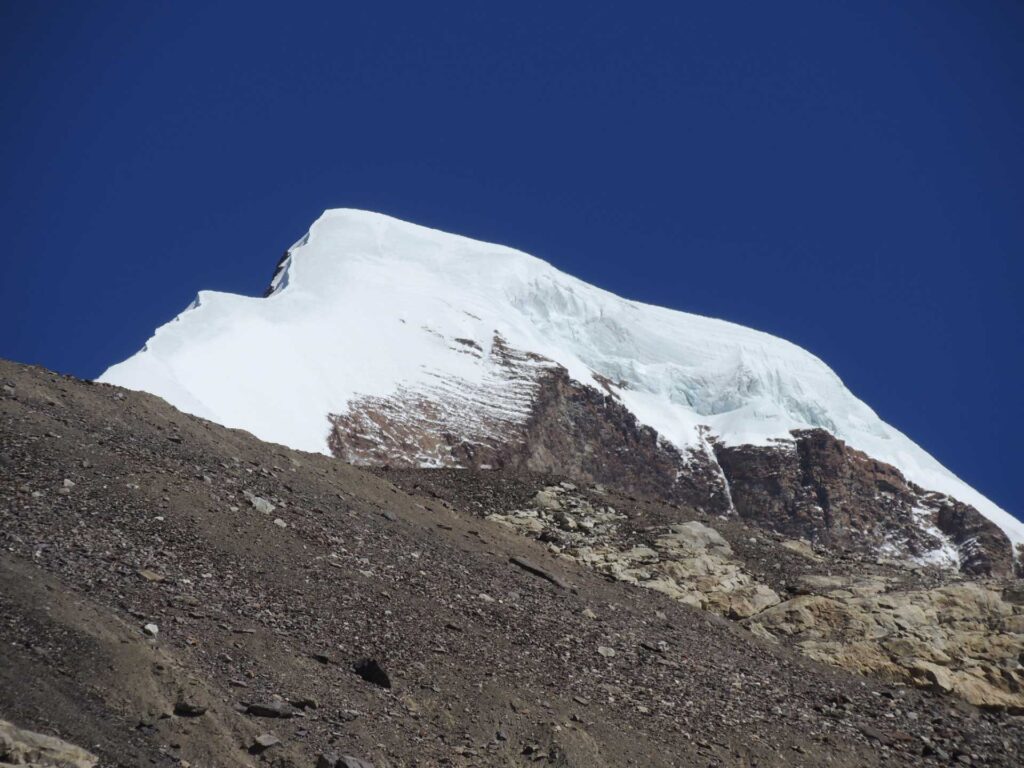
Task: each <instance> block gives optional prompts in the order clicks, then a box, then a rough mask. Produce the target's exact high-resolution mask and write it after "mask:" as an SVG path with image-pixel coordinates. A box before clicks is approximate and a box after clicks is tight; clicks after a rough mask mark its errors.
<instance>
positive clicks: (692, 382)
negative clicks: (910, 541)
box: [100, 209, 1024, 543]
mask: <svg viewBox="0 0 1024 768" xmlns="http://www.w3.org/2000/svg"><path fill="white" fill-rule="evenodd" d="M496 336H497V337H499V338H500V339H502V340H503V343H504V344H507V345H508V347H510V348H513V349H516V350H522V351H525V352H528V353H530V354H532V355H534V356H537V358H538V359H545V360H547V361H552V363H553V364H558V365H561V366H563V367H564V368H565V369H566V370H567V371H568V373H569V375H570V376H571V377H572V378H573V379H575V380H576V381H578V382H581V383H584V384H591V385H594V386H597V387H602V386H606V385H608V383H609V382H611V383H612V384H613V385H614V391H615V395H616V397H617V398H618V399H619V400H620V401H621V403H622V404H623V405H624V406H625V407H626V408H628V409H629V411H631V412H632V413H633V414H634V415H635V416H636V417H637V419H638V420H639V421H640V422H641V423H643V424H646V425H649V426H651V427H653V428H654V429H655V430H657V432H658V433H660V435H662V437H664V438H665V439H667V440H668V441H670V442H671V443H673V444H674V445H675V446H677V447H679V448H681V449H686V448H689V447H695V446H699V445H701V441H702V440H703V438H702V431H703V430H702V429H701V427H702V426H705V427H708V428H710V432H711V433H712V434H713V435H715V436H716V437H717V439H718V440H720V441H721V442H723V443H725V444H727V445H738V444H748V443H749V444H754V445H763V444H767V443H768V442H769V441H772V440H775V439H779V438H787V437H788V436H789V432H790V430H793V429H801V428H809V427H820V428H823V429H825V430H827V431H829V432H831V433H832V434H834V435H835V436H837V437H839V438H841V439H842V440H844V441H846V442H847V443H848V444H849V445H851V446H853V447H854V448H857V449H859V450H861V451H863V452H865V453H867V454H868V455H870V456H872V457H874V458H876V459H879V460H880V461H883V462H886V463H889V464H892V465H894V466H895V467H897V468H898V469H899V470H901V471H902V472H903V474H904V475H905V476H906V477H907V478H908V479H910V480H911V481H913V482H915V483H917V484H918V485H920V486H922V487H924V488H926V489H929V490H935V491H940V492H942V493H946V494H949V495H950V496H953V497H955V498H957V499H959V500H960V501H963V502H965V503H967V504H970V505H972V506H974V507H976V508H977V509H978V510H979V511H980V512H981V513H982V514H984V515H985V516H986V517H988V518H989V519H990V520H992V521H993V522H995V523H996V524H997V525H998V526H999V527H1001V528H1002V529H1003V530H1004V531H1005V532H1006V534H1007V535H1008V536H1009V538H1010V539H1011V541H1013V542H1015V543H1016V542H1024V523H1021V522H1020V521H1018V520H1016V519H1015V518H1014V517H1012V516H1011V515H1009V514H1008V513H1006V512H1005V511H1003V510H1001V509H1000V508H999V507H997V506H996V505H995V504H993V503H992V502H990V501H989V500H988V499H986V498H985V497H984V496H982V495H981V494H980V493H978V492H977V491H975V490H974V489H973V488H971V487H970V486H968V485H967V484H966V483H964V482H962V481H961V480H959V479H958V478H957V477H956V476H955V475H953V474H952V473H951V472H950V471H948V470H947V469H945V468H944V467H943V466H941V465H940V464H939V463H938V462H937V461H936V460H935V459H933V458H932V457H931V456H930V455H928V454H927V453H926V452H925V451H924V450H922V449H921V448H920V447H918V446H917V445H915V444H914V443H913V442H912V441H911V440H910V439H908V438H907V437H906V436H904V435H903V434H901V433H900V432H899V431H897V430H895V429H893V428H892V427H890V426H888V425H887V424H885V423H884V422H882V421H881V420H880V419H879V418H878V416H877V415H876V414H875V413H874V412H873V411H872V410H871V409H870V408H869V407H868V406H867V405H865V404H864V403H863V402H861V401H860V400H858V399H857V398H856V397H854V396H853V394H851V393H850V391H849V390H847V388H846V387H845V386H844V385H843V383H842V381H840V379H839V378H838V376H836V374H835V373H833V372H832V371H831V370H830V369H829V368H828V366H826V365H825V364H824V363H823V362H822V361H821V360H819V359H818V358H817V357H815V356H814V355H812V354H810V353H809V352H806V351H805V350H803V349H801V348H799V347H797V346H796V345H794V344H791V343H789V342H787V341H784V340H782V339H779V338H776V337H773V336H770V335H768V334H766V333H762V332H759V331H755V330H751V329H748V328H744V327H742V326H738V325H735V324H733V323H729V322H726V321H723V320H715V319H711V318H707V317H701V316H698V315H692V314H688V313H684V312H678V311H675V310H670V309H665V308H661V307H655V306H650V305H646V304H641V303H639V302H635V301H629V300H627V299H623V298H620V297H618V296H615V295H614V294H611V293H609V292H607V291H604V290H601V289H599V288H596V287H594V286H592V285H589V284H587V283H584V282H583V281H581V280H578V279H576V278H574V277H571V276H570V275H567V274H564V273H562V272H560V271H558V270H557V269H555V268H554V267H552V266H551V265H550V264H548V263H546V262H544V261H541V260H540V259H537V258H535V257H533V256H530V255H528V254H526V253H523V252H521V251H517V250H515V249H512V248H508V247H504V246H500V245H493V244H489V243H483V242H479V241H476V240H472V239H469V238H466V237H461V236H458V235H452V234H447V233H444V232H439V231H437V230H432V229H429V228H426V227H422V226H418V225H415V224H410V223H407V222H403V221H399V220H397V219H394V218H391V217H388V216H384V215H381V214H377V213H369V212H365V211H358V210H349V209H341V210H329V211H326V212H325V213H324V214H323V215H322V216H321V217H320V218H319V219H318V220H317V221H316V222H315V223H314V224H313V226H312V227H311V228H310V231H309V233H308V234H307V235H306V236H305V237H303V238H302V239H301V240H300V241H299V242H298V243H296V244H295V245H294V246H293V247H292V248H291V249H290V250H289V252H288V254H287V255H286V257H285V258H284V259H283V260H282V261H281V263H280V264H279V266H278V269H277V271H276V273H275V275H274V277H273V281H272V284H271V286H270V289H269V290H268V295H267V296H266V297H265V298H251V297H245V296H238V295H234V294H227V293H217V292H210V291H203V292H201V293H200V294H199V296H198V297H197V299H196V301H195V302H194V303H193V304H192V305H191V306H190V307H189V308H188V309H186V310H185V311H184V312H183V313H182V314H180V315H179V316H178V317H176V318H175V319H174V320H173V321H172V322H170V323H168V324H166V325H164V326H162V327H161V328H159V329H158V330H157V331H156V333H155V334H154V336H153V337H152V338H151V339H150V340H149V342H148V343H147V344H146V346H145V348H144V349H143V350H142V351H140V352H139V353H138V354H136V355H134V356H133V357H131V358H129V359H128V360H126V361H125V362H123V363H120V364H118V365H115V366H113V367H111V368H110V369H109V370H107V371H106V372H105V373H104V374H103V375H102V376H101V377H100V380H101V381H105V382H110V383H114V384H119V385H122V386H126V387H130V388H134V389H140V390H146V391H149V392H152V393H154V394H157V395H159V396H161V397H163V398H165V399H166V400H168V401H169V402H171V403H172V404H174V405H175V406H177V407H178V408H180V409H182V410H184V411H187V412H190V413H194V414H196V415H199V416H203V417H206V418H209V419H211V420H213V421H217V422H219V423H222V424H225V425H227V426H230V427H240V428H244V429H247V430H249V431H250V432H252V433H254V434H255V435H257V436H258V437H260V438H263V439H266V440H271V441H275V442H279V443H283V444H285V445H289V446H292V447H295V448H299V449H303V450H309V451H321V452H324V451H327V449H328V444H327V438H328V433H329V432H330V429H331V426H330V423H329V421H328V416H329V415H331V414H344V413H346V411H347V409H349V408H350V406H351V404H352V403H354V402H356V401H358V400H359V399H361V398H386V397H392V396H395V395H396V394H398V393H399V392H412V393H415V392H420V391H426V390H428V389H431V391H434V390H436V388H437V387H438V386H448V385H449V384H448V383H450V382H465V383H466V384H467V386H470V387H475V386H480V387H485V389H484V390H481V391H488V392H491V390H487V389H486V387H487V386H489V385H488V384H487V382H488V376H491V375H492V373H493V371H492V369H491V368H489V367H488V365H489V362H488V356H489V354H490V353H488V350H490V349H491V348H492V342H493V340H494V339H495V338H496ZM476 350H479V351H480V353H479V354H478V353H477V352H476ZM439 382H440V384H439ZM488 396H490V395H488ZM454 397H458V395H454ZM491 405H495V404H494V403H491ZM498 405H499V406H500V408H501V409H502V410H503V412H506V416H507V418H508V419H510V420H514V419H516V418H521V417H522V412H523V411H522V408H521V407H520V406H523V407H525V406H524V404H523V403H521V402H511V401H510V402H509V403H508V404H498Z"/></svg>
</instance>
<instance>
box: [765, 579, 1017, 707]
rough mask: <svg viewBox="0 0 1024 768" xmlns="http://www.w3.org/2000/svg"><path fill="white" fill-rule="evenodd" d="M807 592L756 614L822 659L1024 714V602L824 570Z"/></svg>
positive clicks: (972, 588) (982, 591)
mask: <svg viewBox="0 0 1024 768" xmlns="http://www.w3.org/2000/svg"><path fill="white" fill-rule="evenodd" d="M801 586H802V589H803V590H804V591H805V592H806V594H803V595H800V596H798V597H796V598H794V599H792V600H787V601H786V602H784V603H782V604H780V605H776V606H774V607H771V608H768V609H767V610H765V611H763V612H761V613H759V614H758V615H757V616H756V617H755V618H753V619H750V627H751V628H752V629H754V630H755V632H756V633H757V634H763V632H764V630H767V631H768V632H769V633H771V634H773V635H775V636H778V637H785V638H788V639H790V640H792V641H793V642H795V643H796V645H797V647H798V648H800V650H801V651H802V652H803V653H805V654H807V655H808V656H810V657H811V658H814V659H817V660H819V661H825V662H828V663H831V664H837V665H839V666H842V667H846V668H847V669H852V670H853V671H855V672H861V673H870V674H876V675H880V676H882V677H884V678H886V679H889V680H898V681H904V682H908V683H911V684H914V685H920V686H925V687H934V688H937V689H939V690H943V691H946V692H951V693H955V694H957V695H959V696H962V697H963V698H965V699H966V700H967V701H969V702H971V703H972V704H975V705H977V706H981V707H987V708H996V709H1000V708H1002V709H1007V710H1009V711H1011V712H1017V713H1024V668H1022V667H1021V663H1020V660H1021V658H1022V656H1024V606H1021V605H1015V604H1013V603H1011V602H1008V601H1007V600H1005V599H1004V595H1003V594H1001V592H1000V590H998V589H997V588H994V587H992V586H989V585H985V584H975V583H967V584H951V585H947V586H943V587H939V588H935V589H926V590H900V589H893V588H892V587H893V585H892V583H891V580H886V579H880V578H860V579H848V578H841V577H830V576H818V577H811V578H806V579H804V580H803V582H802V585H801Z"/></svg>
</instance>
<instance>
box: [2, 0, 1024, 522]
mask: <svg viewBox="0 0 1024 768" xmlns="http://www.w3.org/2000/svg"><path fill="white" fill-rule="evenodd" d="M1022 35H1024V6H1022V5H1021V4H1020V3H1016V2H997V1H992V2H984V3H968V2H938V1H933V2H906V3H891V2H871V1H870V0H860V1H859V2H850V3H842V2H826V3H822V2H785V3H755V2H750V3H728V2H723V3H711V4H709V3H692V4H689V3H666V4H648V3H630V4H621V3H603V2H587V3H579V4H576V3H536V4H535V3H530V2H515V3H466V4H459V3H444V4H435V3H432V4H428V3H407V4H403V3H388V2H379V3H359V4H355V3H341V2H336V3H323V4H313V3H303V2H291V3H287V4H283V3H282V4H275V5H273V6H271V5H264V4H261V3H226V2H202V3H200V2H180V3H135V2H130V3H127V2H126V3H113V2H95V3H66V2H11V1H10V0H4V1H3V2H0V68H2V69H0V71H2V73H3V76H2V78H0V114H3V116H4V117H3V120H0V246H2V249H3V254H4V255H3V260H4V263H3V275H4V277H3V279H2V280H0V300H2V301H3V307H4V309H5V320H4V322H3V323H2V325H0V355H2V356H4V357H8V358H13V359H16V360H20V361H24V362H31V363H39V364H42V365H46V366H49V367H51V368H55V369H57V370H59V371H62V372H69V373H74V374H76V375H79V376H84V377H90V376H95V375H97V374H98V373H100V372H101V371H102V370H103V369H104V368H105V367H106V366H107V365H109V364H111V363H113V362H116V361H119V360H121V359H123V358H125V357H126V356H128V355H129V354H131V353H132V352H134V351H135V350H136V349H137V348H138V347H140V346H141V345H142V344H143V343H144V342H145V340H146V338H147V337H148V335H149V334H150V332H151V331H152V330H153V329H154V328H155V327H156V326H157V325H159V324H161V323H163V322H165V321H167V320H168V319H170V318H171V317H173V316H174V315H175V314H177V313H178V312H179V311H180V310H181V309H183V308H184V307H185V305H186V304H188V302H189V301H190V300H191V299H192V297H193V296H194V294H195V293H196V291H197V290H199V289H200V288H209V289H217V290H224V291H233V292H240V293H248V294H258V293H259V292H260V291H261V290H262V289H263V287H264V286H265V284H266V282H267V281H268V279H269V277H270V274H271V272H272V269H273V267H274V264H275V263H276V261H277V259H278V257H279V256H280V254H281V252H282V251H283V250H284V249H285V248H286V247H288V246H289V245H290V244H291V243H292V242H294V241H295V240H296V239H298V237H299V236H300V235H302V234H303V232H304V231H305V229H306V228H307V227H308V225H309V224H310V223H311V222H312V221H313V219H314V218H316V216H317V215H318V214H319V213H320V212H321V211H322V210H323V209H324V208H329V207H339V206H350V207H358V208H368V209H373V210H379V211H383V212H385V213H389V214H393V215H396V216H399V217H402V218H406V219H410V220H413V221H416V222H418V223H422V224H426V225H429V226H433V227H437V228H440V229H445V230H450V231H455V232H459V233H462V234H466V235H470V236H474V237H479V238H481V239H486V240H493V241H497V242H501V243H506V244H509V245H514V246H516V247H519V248H521V249H523V250H526V251H528V252H531V253H533V254H535V255H538V256H540V257H542V258H544V259H547V260H548V261H551V262H553V263H554V264H555V265H556V266H558V267H560V268H561V269H564V270H565V271H568V272H570V273H573V274H575V275H577V276H579V277H582V278H583V279H586V280H588V281H590V282H593V283H596V284H597V285H600V286H602V287H604V288H608V289H610V290H613V291H615V292H617V293H620V294H622V295H625V296H628V297H631V298H636V299H640V300H643V301H647V302H652V303H657V304H663V305H667V306H671V307H676V308H679V309H685V310H688V311H693V312H699V313H703V314H708V315H713V316H717V317H723V318H726V319H729V320H733V321H736V322H740V323H743V324H746V325H750V326H753V327H755V328H759V329H762V330H765V331H768V332H771V333H774V334H777V335H779V336H783V337H785V338H788V339H790V340H792V341H794V342H796V343H798V344H800V345H801V346H804V347H806V348H808V349H810V350H811V351H812V352H814V353H816V354H817V355H819V356H820V357H822V358H823V359H824V360H825V361H826V362H828V363H829V364H830V365H831V366H832V367H833V368H834V369H835V370H836V371H837V372H838V373H839V375H840V376H841V377H842V378H843V379H844V380H845V381H846V383H847V385H848V386H849V387H850V388H851V389H852V390H853V391H854V392H855V393H856V394H857V395H859V396H860V397H862V398H863V399H864V400H866V401H867V402H868V403H869V404H871V405H872V406H873V407H874V408H875V409H876V410H877V411H878V412H879V413H880V415H881V416H882V417H883V418H885V419H886V420H887V421H889V422H890V423H892V424H894V425H895V426H897V427H898V428H900V429H902V430H903V431H905V432H906V433H908V434H909V435H910V436H911V437H912V438H914V439H915V440H917V441H918V442H919V443H920V444H922V445H923V446H924V447H925V448H926V449H928V450H929V451H931V452H932V453H933V454H935V455H936V456H937V457H938V458H939V459H940V460H941V461H943V462H944V463H945V464H947V465H948V466H949V467H951V468H952V469H953V470H954V471H955V472H957V473H958V474H959V475H960V476H961V477H963V478H964V479H965V480H967V481H968V482H970V483H971V484H973V485H975V486H976V487H977V488H979V490H981V491H982V492H984V493H986V494H987V495H989V496H990V497H991V498H993V500H995V501H996V502H998V503H1000V504H1001V505H1002V506H1004V507H1005V508H1007V509H1009V510H1010V511H1012V512H1014V513H1016V514H1018V515H1020V514H1021V512H1022V511H1024V493H1022V490H1024V489H1022V483H1021V480H1020V477H1021V471H1020V468H1019V463H1020V455H1021V448H1020V436H1021V435H1022V434H1024V408H1022V406H1021V397H1020V395H1019V391H1018V390H1019V386H1020V385H1019V382H1020V381H1021V378H1022V376H1021V374H1022V372H1024V370H1022V369H1024V355H1022V349H1024V344H1022V342H1024V331H1022V327H1024V326H1022V322H1021V320H1022V315H1024V301H1022V300H1021V296H1020V293H1021V289H1022V288H1024V265H1022V257H1024V253H1022V251H1024V215H1022V213H1024V141H1022V138H1024V99H1022V94H1024V47H1022V46H1021V45H1020V42H1019V41H1020V39H1021V37H1022Z"/></svg>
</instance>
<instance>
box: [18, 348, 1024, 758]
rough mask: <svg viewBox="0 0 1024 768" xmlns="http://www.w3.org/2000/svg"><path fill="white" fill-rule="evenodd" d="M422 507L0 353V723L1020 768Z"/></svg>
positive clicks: (206, 737) (436, 746)
mask: <svg viewBox="0 0 1024 768" xmlns="http://www.w3.org/2000/svg"><path fill="white" fill-rule="evenodd" d="M419 493H421V490H419V489H415V488H409V489H408V490H401V489H399V488H398V487H397V486H395V485H393V484H392V483H391V482H390V481H389V479H388V478H387V477H386V476H385V475H382V474H378V475H374V474H370V473H367V472H363V471H361V470H358V469H355V468H352V467H349V466H347V465H344V464H342V463H341V462H338V461H336V460H333V459H330V458H328V457H325V456H315V455H309V454H302V453H299V452H295V451H290V450H288V449H285V448H282V447H280V446H276V445H269V444H266V443H262V442H260V441H258V440H256V439H255V438H253V437H251V436H250V435H248V434H246V433H242V432H238V431H231V430H226V429H223V428H221V427H218V426H215V425H213V424H210V423H207V422H204V421H202V420H199V419H195V418H192V417H189V416H185V415H183V414H181V413H179V412H177V411H176V410H174V409H173V408H171V407H170V406H168V405H167V404H166V403H164V402H163V401H161V400H159V399H157V398H155V397H152V396H148V395H143V394H138V393H131V392H126V391H124V390H120V389H117V388H114V387H109V386H104V385H95V384H90V383H87V382H82V381H78V380H75V379H72V378H66V377H61V376H58V375H56V374H54V373H51V372H49V371H45V370H42V369H39V368H30V367H26V366H21V365H17V364H13V363H8V362H0V719H3V720H9V721H11V722H13V723H15V724H16V725H18V726H21V727H24V728H29V729H31V730H33V731H39V732H43V733H49V734H53V735H57V736H60V737H61V738H63V739H66V740H68V741H70V742H72V743H74V744H77V745H79V746H81V747H83V748H85V749H88V750H89V751H90V752H93V753H95V754H97V755H99V756H100V759H101V765H125V766H137V765H158V766H175V765H191V766H235V765H238V766H241V765H279V766H300V767H305V766H310V767H311V766H314V765H316V763H317V756H318V755H319V754H320V753H322V752H330V753H337V754H338V755H352V756H355V757H358V758H362V759H364V760H367V761H370V762H372V763H373V765H375V766H377V767H378V768H380V766H404V765H410V766H411V765H418V766H430V765H457V766H470V765H481V766H484V765H486V766H516V765H560V766H588V767H589V766H623V765H638V766H640V765H651V766H670V765H675V766H691V765H708V766H710V765H721V766H748V765H750V766H752V765H760V766H772V765H778V766H782V765H807V766H812V765H832V766H870V765H920V764H932V763H934V764H948V763H949V762H950V760H959V761H960V762H961V763H965V764H974V765H1008V766H1009V765H1017V764H1019V762H1020V759H1021V743H1022V733H1024V729H1022V725H1021V722H1020V719H1019V718H1014V717H1011V716H1008V715H1001V714H993V713H983V712H980V711H977V710H974V709H973V708H971V707H969V706H966V705H963V704H959V703H957V702H956V701H955V700H953V699H950V698H945V697H937V696H933V695H931V694H929V693H927V692H919V691H913V690H908V689H904V688H887V687H885V686H882V685H880V684H878V683H875V682H872V681H871V680H869V679H867V678H861V677H856V676H853V675H849V674H846V673H843V672H842V671H840V670H837V669H833V668H831V667H826V666H823V665H819V664H816V663H814V662H812V661H809V660H807V659H804V658H802V657H800V656H798V655H796V654H795V653H792V652H790V651H788V650H787V649H785V648H784V647H780V646H777V645H773V644H770V643H763V642H761V641H759V640H757V639H756V638H754V637H753V636H752V635H750V634H748V633H747V632H746V631H744V630H743V629H741V628H739V627H738V626H736V625H734V624H732V623H730V622H728V621H726V620H724V619H720V618H718V617H715V616H713V615H711V614H708V613H705V612H702V611H699V610H694V609H690V608H688V607H686V606H684V605H681V604H679V603H678V602H675V601H672V600H670V599H668V598H667V597H664V596H663V595H660V594H657V593H655V592H652V591H650V590H643V589H639V588H636V587H632V586H630V585H628V584H624V583H616V582H611V581H607V580H605V579H603V578H601V577H600V576H599V575H598V574H596V573H593V572H592V571H589V570H587V569H583V568H577V567H575V566H572V565H571V564H566V563H564V562H561V561H556V560H554V559H553V558H552V557H551V556H550V555H549V554H548V553H547V552H546V551H545V549H544V548H543V547H542V546H541V545H540V544H539V543H538V542H535V541H531V540H528V539H524V538H522V537H520V536H517V535H515V534H514V533H511V532H509V531H507V529H506V528H504V527H503V526H500V525H496V524H492V523H489V522H487V521H485V520H481V519H479V518H478V517H476V516H475V515H474V514H473V513H472V509H471V507H472V503H473V499H472V498H471V496H472V494H471V493H469V492H468V491H467V493H466V494H465V495H464V496H463V497H456V498H455V500H454V501H448V502H444V503H442V502H441V501H440V500H439V499H437V498H436V497H434V496H431V495H430V494H424V495H422V496H420V495H417V494H419ZM463 500H464V502H465V503H462V501H463ZM511 558H519V559H520V560H524V559H525V560H526V561H527V563H528V564H532V565H533V566H534V567H535V571H536V570H538V569H539V570H542V571H545V572H547V573H549V574H550V575H552V576H554V577H555V578H554V580H555V581H559V582H564V584H565V585H567V586H568V587H569V588H561V587H559V586H557V585H556V584H554V583H552V580H548V579H545V578H542V577H540V576H538V575H537V573H536V572H535V571H533V572H531V571H530V570H528V569H526V568H523V567H521V566H519V565H516V564H514V563H512V562H511ZM151 624H152V625H155V626H156V631H155V636H153V634H152V633H153V628H152V627H150V633H149V634H147V632H146V631H145V630H144V627H146V626H147V625H151ZM366 659H371V660H374V661H376V662H377V664H378V665H379V667H380V668H381V669H383V671H384V672H385V673H386V675H387V678H388V681H389V682H390V684H391V687H390V688H385V687H382V686H381V685H379V683H380V682H383V679H382V677H381V676H380V675H379V674H376V675H374V674H370V673H366V674H365V676H366V677H369V678H373V679H375V680H376V682H372V681H367V680H366V679H364V677H363V676H360V675H359V674H356V673H355V672H354V671H353V665H354V664H355V663H356V662H358V661H360V660H366ZM364 666H365V667H367V668H372V665H364ZM275 697H280V698H279V699H277V698H275ZM289 702H290V703H289ZM176 712H177V713H176ZM200 713H201V714H200ZM267 714H285V715H290V716H289V717H266V716H262V715H267ZM925 724H927V729H925V728H924V727H923V726H924V725H925ZM925 733H927V734H928V735H927V736H926V738H927V739H928V741H927V742H925V741H923V740H922V738H921V735H922V734H925ZM261 735H272V736H274V737H276V739H278V740H279V741H280V743H277V744H274V745H273V746H270V747H269V748H266V749H264V750H263V751H259V747H258V745H256V744H255V739H256V738H257V737H259V736H261Z"/></svg>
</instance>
